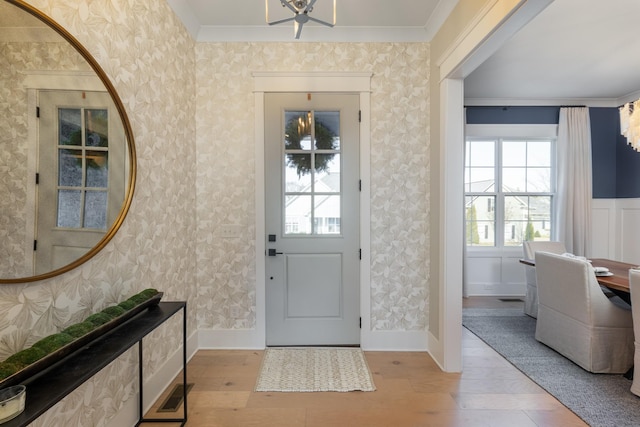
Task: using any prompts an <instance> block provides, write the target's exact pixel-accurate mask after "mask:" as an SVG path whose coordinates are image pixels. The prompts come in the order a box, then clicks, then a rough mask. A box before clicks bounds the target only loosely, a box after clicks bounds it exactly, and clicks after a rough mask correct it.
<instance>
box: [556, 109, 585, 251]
mask: <svg viewBox="0 0 640 427" xmlns="http://www.w3.org/2000/svg"><path fill="white" fill-rule="evenodd" d="M557 144H558V158H557V161H558V167H557V170H558V188H557V190H558V191H557V211H556V212H557V216H556V230H557V233H558V240H559V241H561V242H564V244H565V246H566V248H567V251H568V252H570V253H573V254H576V255H580V256H585V257H588V256H589V255H590V254H589V253H588V252H590V249H591V198H592V189H591V181H592V179H591V122H590V120H589V109H588V108H586V107H584V108H582V107H581V108H561V109H560V120H559V122H558V142H557Z"/></svg>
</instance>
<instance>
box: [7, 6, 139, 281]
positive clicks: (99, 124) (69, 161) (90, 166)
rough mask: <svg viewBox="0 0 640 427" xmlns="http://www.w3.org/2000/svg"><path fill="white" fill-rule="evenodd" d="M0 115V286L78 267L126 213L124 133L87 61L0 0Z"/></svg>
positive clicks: (34, 18) (129, 150) (125, 125)
mask: <svg viewBox="0 0 640 427" xmlns="http://www.w3.org/2000/svg"><path fill="white" fill-rule="evenodd" d="M0 112H1V114H0V212H1V215H0V283H20V282H32V281H36V280H43V279H47V278H50V277H53V276H56V275H58V274H62V273H64V272H67V271H69V270H71V269H73V268H75V267H78V266H79V265H81V264H83V263H84V262H86V261H87V260H89V259H90V258H91V257H93V256H94V255H95V254H96V253H98V252H99V251H100V250H101V249H102V248H103V247H104V246H105V245H106V244H107V243H108V242H109V241H110V240H111V238H113V236H114V235H115V233H116V232H117V231H118V229H119V228H120V226H121V224H122V222H123V221H124V218H125V216H126V214H127V212H128V210H129V206H130V205H131V200H132V198H133V190H134V187H135V176H136V156H135V147H134V141H133V134H132V131H131V125H130V124H129V120H128V119H127V116H126V113H125V111H124V106H123V105H122V101H121V100H120V98H119V97H118V94H117V93H116V91H115V89H114V87H113V85H112V84H111V82H110V81H109V79H108V78H107V76H106V74H105V72H104V71H103V70H102V68H101V67H100V66H99V65H98V63H97V62H96V60H95V59H94V58H93V57H92V56H91V55H90V54H89V52H88V51H87V50H86V49H85V48H84V47H83V46H82V45H81V44H80V43H79V42H78V41H77V40H76V39H75V38H74V37H73V36H72V35H71V34H69V33H68V32H67V31H66V30H65V29H64V28H62V27H61V26H60V25H59V24H58V23H56V22H55V21H54V20H52V19H51V18H49V17H48V16H46V15H45V14H43V13H42V12H40V11H39V10H37V9H35V8H33V7H32V6H30V5H28V4H26V3H24V2H23V1H21V0H0Z"/></svg>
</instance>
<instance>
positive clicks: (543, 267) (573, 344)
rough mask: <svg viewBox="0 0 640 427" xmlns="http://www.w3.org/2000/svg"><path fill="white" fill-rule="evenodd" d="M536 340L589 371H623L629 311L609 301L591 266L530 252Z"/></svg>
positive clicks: (628, 352)
mask: <svg viewBox="0 0 640 427" xmlns="http://www.w3.org/2000/svg"><path fill="white" fill-rule="evenodd" d="M535 261H536V278H537V283H538V320H537V322H536V339H537V340H538V341H540V342H542V343H543V344H546V345H547V346H549V347H551V348H553V349H554V350H556V351H557V352H558V353H560V354H562V355H563V356H565V357H566V358H568V359H570V360H572V361H573V362H575V363H576V364H578V365H579V366H581V367H582V368H584V369H586V370H587V371H589V372H594V373H625V372H627V370H628V369H629V368H630V367H631V366H632V364H633V357H634V345H633V338H634V336H633V319H632V316H631V310H628V309H624V308H621V307H619V306H617V305H616V304H614V303H613V302H611V301H610V300H609V299H608V298H607V297H606V296H605V295H604V294H603V293H602V290H601V289H600V285H599V284H598V281H597V280H596V276H595V273H594V270H593V267H592V266H591V264H589V263H588V262H586V261H583V260H580V259H575V258H571V257H567V256H562V255H557V254H552V253H548V252H536V254H535Z"/></svg>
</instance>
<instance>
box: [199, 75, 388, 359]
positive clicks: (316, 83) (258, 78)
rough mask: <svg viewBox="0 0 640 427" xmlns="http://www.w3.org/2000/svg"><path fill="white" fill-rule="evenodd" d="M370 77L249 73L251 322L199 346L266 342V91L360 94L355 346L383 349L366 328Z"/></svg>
mask: <svg viewBox="0 0 640 427" xmlns="http://www.w3.org/2000/svg"><path fill="white" fill-rule="evenodd" d="M371 76H372V74H371V73H369V72H365V73H358V72H355V73H354V72H254V73H253V77H254V112H255V145H254V147H255V159H256V160H255V168H256V180H255V182H256V188H255V207H256V208H255V215H256V217H255V229H256V240H255V248H256V296H255V307H256V326H255V328H253V329H248V330H246V331H244V332H242V333H239V334H226V333H221V334H208V335H204V334H203V336H202V337H201V339H202V341H203V345H208V344H210V345H212V346H213V345H214V342H215V345H217V346H221V345H222V346H226V347H234V348H264V346H265V344H266V301H265V285H266V283H265V263H266V257H265V256H264V254H265V251H266V239H265V238H264V236H265V235H266V229H265V217H264V213H265V194H264V180H263V178H264V173H265V170H264V156H265V152H264V137H265V135H264V114H265V108H264V98H265V95H266V94H267V93H271V92H303V93H307V92H325V93H332V92H339V93H344V92H351V93H358V94H359V95H360V109H361V122H360V179H361V181H362V190H361V191H360V221H359V222H360V246H361V248H362V259H361V260H360V315H361V317H362V329H361V330H360V335H361V340H360V342H361V347H362V348H363V349H367V348H374V347H375V348H384V346H383V345H379V344H378V343H376V342H375V340H374V338H373V337H372V334H371V330H370V313H371V308H370V299H371V290H370V280H371V279H370V278H371V274H370V268H371V259H370V254H369V246H370V240H371V237H370V230H369V227H370V199H371V197H370V187H369V177H370V161H369V157H370V134H371V123H370V122H371V118H370V114H371V105H370V102H371Z"/></svg>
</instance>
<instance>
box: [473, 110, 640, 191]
mask: <svg viewBox="0 0 640 427" xmlns="http://www.w3.org/2000/svg"><path fill="white" fill-rule="evenodd" d="M466 113H467V123H469V124H558V116H559V113H560V107H553V106H552V107H467V111H466ZM589 118H590V120H591V152H592V156H593V165H592V166H593V169H592V174H593V197H594V198H595V199H613V198H635V197H640V153H638V152H635V151H634V150H633V149H632V148H631V147H630V146H629V145H627V142H626V139H625V138H624V137H623V136H622V135H620V119H619V117H618V109H617V108H600V107H590V108H589Z"/></svg>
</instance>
